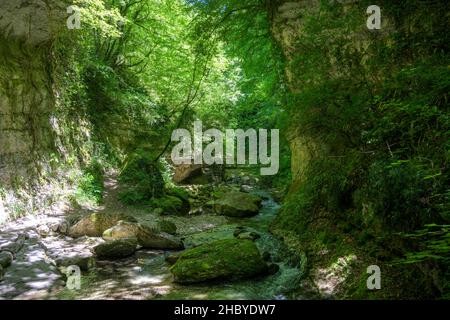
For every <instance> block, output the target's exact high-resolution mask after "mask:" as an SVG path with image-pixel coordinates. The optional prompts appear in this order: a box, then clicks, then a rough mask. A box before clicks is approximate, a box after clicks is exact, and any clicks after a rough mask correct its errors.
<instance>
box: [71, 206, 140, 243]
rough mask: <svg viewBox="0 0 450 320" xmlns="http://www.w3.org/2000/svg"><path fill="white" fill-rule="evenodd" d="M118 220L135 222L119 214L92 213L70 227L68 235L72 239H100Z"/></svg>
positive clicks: (129, 217) (131, 218)
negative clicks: (84, 237) (83, 237)
mask: <svg viewBox="0 0 450 320" xmlns="http://www.w3.org/2000/svg"><path fill="white" fill-rule="evenodd" d="M120 220H123V221H130V222H135V221H136V220H135V219H134V218H133V217H131V216H128V215H125V214H121V213H116V214H112V213H102V212H94V213H91V214H89V215H87V216H85V217H83V218H82V219H81V220H80V221H78V222H77V223H76V224H75V225H73V226H72V227H70V228H69V232H68V235H69V236H70V237H72V238H78V237H82V236H88V237H101V236H102V234H103V232H104V231H105V230H107V229H109V228H111V227H113V226H115V225H116V224H117V223H118V222H119V221H120Z"/></svg>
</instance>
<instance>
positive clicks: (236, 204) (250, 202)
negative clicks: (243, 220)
mask: <svg viewBox="0 0 450 320" xmlns="http://www.w3.org/2000/svg"><path fill="white" fill-rule="evenodd" d="M261 202H262V199H261V198H260V197H258V196H256V195H253V194H248V193H244V192H239V191H230V192H227V193H223V194H221V195H220V196H219V198H218V199H217V200H215V201H214V204H213V206H214V210H215V211H216V212H217V213H218V214H223V215H225V216H229V217H250V216H254V215H256V214H258V212H259V208H260V207H261Z"/></svg>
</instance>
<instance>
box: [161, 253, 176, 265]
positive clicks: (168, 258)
mask: <svg viewBox="0 0 450 320" xmlns="http://www.w3.org/2000/svg"><path fill="white" fill-rule="evenodd" d="M178 258H180V253H171V254H169V255H167V256H165V258H164V260H166V262H167V263H168V264H170V265H174V264H175V263H176V262H177V260H178Z"/></svg>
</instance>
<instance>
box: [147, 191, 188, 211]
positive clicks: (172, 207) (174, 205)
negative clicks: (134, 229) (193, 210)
mask: <svg viewBox="0 0 450 320" xmlns="http://www.w3.org/2000/svg"><path fill="white" fill-rule="evenodd" d="M152 205H153V206H155V207H157V208H160V209H162V214H165V215H170V214H175V215H185V214H188V213H189V210H190V206H189V202H185V201H183V199H182V198H180V197H177V196H174V195H166V196H164V197H161V198H156V199H153V200H152Z"/></svg>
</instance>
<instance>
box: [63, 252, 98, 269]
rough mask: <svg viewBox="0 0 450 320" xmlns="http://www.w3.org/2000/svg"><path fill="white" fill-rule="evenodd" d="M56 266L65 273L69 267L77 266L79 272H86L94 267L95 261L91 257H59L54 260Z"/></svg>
mask: <svg viewBox="0 0 450 320" xmlns="http://www.w3.org/2000/svg"><path fill="white" fill-rule="evenodd" d="M55 263H56V266H57V267H58V268H59V269H60V270H62V273H65V270H66V268H67V267H69V266H78V267H79V268H80V270H83V271H88V270H90V269H91V268H93V267H94V266H95V259H94V257H93V256H92V255H75V256H69V257H59V258H57V259H56V260H55Z"/></svg>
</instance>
